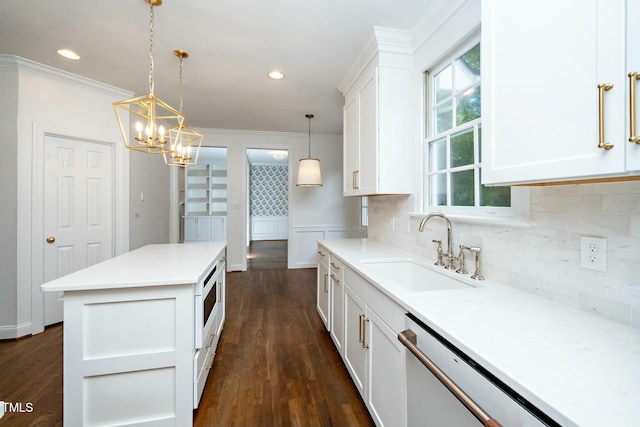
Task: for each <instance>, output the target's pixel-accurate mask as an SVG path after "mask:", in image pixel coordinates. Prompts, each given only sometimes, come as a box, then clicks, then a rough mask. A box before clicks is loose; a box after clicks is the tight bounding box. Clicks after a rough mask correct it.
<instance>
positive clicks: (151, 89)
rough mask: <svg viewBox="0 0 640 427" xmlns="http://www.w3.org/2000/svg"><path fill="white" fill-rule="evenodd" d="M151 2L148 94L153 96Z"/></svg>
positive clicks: (151, 14)
mask: <svg viewBox="0 0 640 427" xmlns="http://www.w3.org/2000/svg"><path fill="white" fill-rule="evenodd" d="M153 18H154V14H153V2H152V1H150V2H149V94H150V95H153V86H154V84H153Z"/></svg>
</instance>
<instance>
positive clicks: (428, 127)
mask: <svg viewBox="0 0 640 427" xmlns="http://www.w3.org/2000/svg"><path fill="white" fill-rule="evenodd" d="M477 44H480V33H476V34H474V35H473V36H471V37H470V38H468V39H466V40H465V41H463V42H462V43H459V44H457V45H455V46H454V47H453V48H452V49H450V50H448V51H447V52H446V53H445V54H444V55H443V56H442V57H441V58H440V60H438V61H437V62H435V63H434V64H433V65H432V66H430V67H427V69H426V70H424V71H423V79H422V83H423V100H422V105H423V108H424V110H423V114H422V121H423V133H422V137H421V145H422V151H423V156H422V165H421V166H422V170H423V173H422V176H421V187H422V194H421V196H422V210H423V211H424V212H432V211H440V212H444V213H447V214H448V215H453V216H458V217H460V218H465V217H466V218H475V219H481V218H513V219H516V220H523V219H526V217H528V211H529V200H528V190H527V189H525V188H522V187H514V186H512V187H510V188H511V206H510V207H499V206H480V197H481V189H482V183H481V179H480V178H481V168H482V161H481V159H482V156H481V155H482V153H481V144H482V143H486V141H482V134H480V135H477V134H476V133H477V132H481V129H482V119H483V118H482V114H481V115H480V117H478V118H475V119H472V120H470V121H468V122H465V123H463V124H461V125H456V126H454V127H452V128H450V129H447V130H446V131H442V132H439V133H435V131H434V128H435V126H436V123H435V120H434V118H435V106H436V105H442V104H443V100H441V101H440V103H436V99H435V98H436V94H435V81H436V79H435V76H436V75H437V74H438V73H439V72H440V71H442V70H444V69H446V67H447V66H450V65H452V66H453V65H454V64H455V61H456V60H457V59H459V58H460V57H462V56H463V55H465V54H466V53H467V52H468V51H470V50H471V49H472V48H473V47H474V46H476V45H477ZM481 48H482V47H481ZM473 87H476V84H471V85H468V86H467V87H465V88H462V89H457V88H456V89H457V90H456V93H454V94H452V95H451V99H452V100H453V101H452V103H451V108H452V109H453V110H454V111H455V108H456V103H455V99H456V97H457V94H458V93H464V92H465V91H467V90H469V89H471V88H473ZM479 87H480V88H482V75H481V76H480V84H479ZM481 94H482V92H481ZM481 102H482V101H481ZM453 114H455V113H453ZM469 129H472V130H473V132H474V148H473V152H474V159H473V164H469V165H464V166H458V167H451V166H450V139H451V137H452V136H455V135H459V134H462V133H464V132H466V131H468V130H469ZM442 139H445V150H446V167H445V168H444V169H441V170H438V171H437V172H436V173H432V172H431V171H430V168H429V165H430V163H429V162H430V158H429V144H430V143H432V142H435V141H439V140H442ZM471 169H472V170H473V171H474V206H452V205H451V194H452V193H451V173H452V172H456V171H462V170H471ZM441 174H444V175H445V176H446V195H447V204H446V205H432V204H430V202H431V197H430V183H429V178H430V177H431V176H434V175H441ZM489 221H490V222H491V220H489Z"/></svg>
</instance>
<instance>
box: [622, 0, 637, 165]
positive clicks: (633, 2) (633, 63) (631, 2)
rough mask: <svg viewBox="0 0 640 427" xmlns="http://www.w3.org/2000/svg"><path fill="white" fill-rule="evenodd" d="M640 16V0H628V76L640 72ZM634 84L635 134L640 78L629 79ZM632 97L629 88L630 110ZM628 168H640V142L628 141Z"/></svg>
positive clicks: (628, 100) (628, 82)
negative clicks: (639, 44)
mask: <svg viewBox="0 0 640 427" xmlns="http://www.w3.org/2000/svg"><path fill="white" fill-rule="evenodd" d="M639 16H640V1H637V0H628V1H627V15H626V18H627V25H626V28H627V70H626V71H627V76H628V75H629V73H632V72H635V73H637V74H640V49H639V48H638V43H639V42H640V25H638V22H637V21H638V17H639ZM630 84H634V85H635V89H636V90H635V91H636V102H635V117H634V119H635V124H636V126H635V135H633V136H638V134H640V108H639V107H638V99H640V80H635V81H633V83H632V82H631V81H627V85H630ZM630 103H631V99H630V98H629V88H627V111H629V109H630V108H631V107H630V105H631V104H630ZM629 120H630V117H627V126H626V135H625V136H626V138H627V139H628V138H629V137H631V136H632V135H631V134H630V123H629ZM626 144H627V170H630V171H638V170H640V144H637V143H634V142H627V143H626Z"/></svg>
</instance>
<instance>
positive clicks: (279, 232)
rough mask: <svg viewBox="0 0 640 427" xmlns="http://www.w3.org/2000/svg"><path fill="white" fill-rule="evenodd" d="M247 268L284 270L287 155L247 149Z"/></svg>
mask: <svg viewBox="0 0 640 427" xmlns="http://www.w3.org/2000/svg"><path fill="white" fill-rule="evenodd" d="M247 183H248V185H247V186H248V191H247V211H248V212H247V219H248V220H247V237H248V239H247V240H248V242H247V243H248V250H247V268H286V267H287V254H288V237H289V152H288V151H287V150H274V149H253V148H252V149H247Z"/></svg>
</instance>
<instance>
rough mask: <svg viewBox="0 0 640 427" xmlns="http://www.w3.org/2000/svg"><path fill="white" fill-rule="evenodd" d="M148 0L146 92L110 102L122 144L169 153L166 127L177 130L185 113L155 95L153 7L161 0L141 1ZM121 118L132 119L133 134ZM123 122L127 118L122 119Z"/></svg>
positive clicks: (153, 152) (130, 147) (146, 150)
mask: <svg viewBox="0 0 640 427" xmlns="http://www.w3.org/2000/svg"><path fill="white" fill-rule="evenodd" d="M144 1H145V2H146V3H149V93H148V94H147V95H143V96H139V97H137V98H132V99H126V100H124V101H118V102H114V103H113V108H114V110H115V112H116V117H117V119H118V125H119V126H120V132H121V133H122V139H123V140H124V145H125V146H126V147H127V148H129V149H131V150H135V151H141V152H143V153H148V154H160V153H169V152H170V151H171V144H169V143H168V142H169V140H168V139H169V138H168V137H167V135H166V132H167V130H169V129H172V128H175V127H176V126H177V127H178V129H180V126H181V125H182V122H183V121H184V116H183V115H182V113H180V112H178V111H176V110H175V109H174V108H173V107H171V106H169V105H168V104H166V103H165V102H164V101H162V100H161V99H160V98H158V97H156V96H155V94H154V83H153V65H154V64H153V20H154V14H153V7H154V6H160V5H161V4H162V0H144ZM123 118H131V119H133V120H135V121H136V122H135V123H136V124H135V131H134V136H133V138H131V136H130V135H129V129H125V127H124V125H123ZM125 122H126V120H125Z"/></svg>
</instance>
